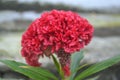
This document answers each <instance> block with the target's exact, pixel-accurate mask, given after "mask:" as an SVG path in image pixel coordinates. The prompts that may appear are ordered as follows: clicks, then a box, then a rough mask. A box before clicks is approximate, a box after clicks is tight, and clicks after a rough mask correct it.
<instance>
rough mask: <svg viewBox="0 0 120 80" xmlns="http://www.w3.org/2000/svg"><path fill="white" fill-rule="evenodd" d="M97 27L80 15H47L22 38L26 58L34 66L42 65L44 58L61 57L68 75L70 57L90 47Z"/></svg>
mask: <svg viewBox="0 0 120 80" xmlns="http://www.w3.org/2000/svg"><path fill="white" fill-rule="evenodd" d="M92 34H93V27H92V25H91V24H89V22H88V21H87V20H86V19H84V18H82V17H81V16H79V15H78V14H77V13H74V12H71V11H63V10H60V11H59V10H52V11H50V12H45V13H43V14H42V15H41V17H40V18H38V19H36V20H35V21H33V22H32V24H31V25H30V26H29V28H28V29H27V30H26V32H25V33H24V34H23V35H22V41H21V42H22V50H21V53H22V56H23V57H25V59H26V62H27V63H28V64H29V65H31V66H39V65H40V63H39V62H38V60H39V57H40V56H44V55H45V56H48V57H49V56H50V55H51V54H52V53H55V54H57V56H58V58H59V61H60V63H61V66H62V68H63V71H64V73H65V75H68V76H69V74H70V69H69V68H70V67H69V66H70V56H71V54H72V53H74V52H76V51H80V49H82V48H83V47H84V46H85V45H87V44H88V43H89V42H90V40H91V38H92Z"/></svg>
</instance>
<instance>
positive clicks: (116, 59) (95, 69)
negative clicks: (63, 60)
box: [75, 55, 120, 80]
mask: <svg viewBox="0 0 120 80" xmlns="http://www.w3.org/2000/svg"><path fill="white" fill-rule="evenodd" d="M118 62H120V55H118V56H115V57H113V58H110V59H107V60H105V61H102V62H99V63H96V64H94V65H92V66H91V67H89V68H87V69H86V70H84V71H83V72H82V73H80V74H79V75H78V76H77V77H76V78H75V80H83V79H84V78H86V77H88V76H90V75H92V74H95V73H97V72H99V71H101V70H104V69H106V68H108V67H110V66H112V65H114V64H116V63H118Z"/></svg>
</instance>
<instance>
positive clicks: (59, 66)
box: [52, 55, 64, 79]
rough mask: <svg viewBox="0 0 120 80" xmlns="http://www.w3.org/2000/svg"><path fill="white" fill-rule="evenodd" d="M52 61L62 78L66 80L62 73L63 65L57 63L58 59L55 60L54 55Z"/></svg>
mask: <svg viewBox="0 0 120 80" xmlns="http://www.w3.org/2000/svg"><path fill="white" fill-rule="evenodd" d="M52 59H53V61H54V64H55V66H56V68H57V70H58V72H59V74H60V76H61V77H62V79H64V73H63V71H62V68H61V65H60V64H59V62H58V61H57V59H56V58H55V56H54V55H52Z"/></svg>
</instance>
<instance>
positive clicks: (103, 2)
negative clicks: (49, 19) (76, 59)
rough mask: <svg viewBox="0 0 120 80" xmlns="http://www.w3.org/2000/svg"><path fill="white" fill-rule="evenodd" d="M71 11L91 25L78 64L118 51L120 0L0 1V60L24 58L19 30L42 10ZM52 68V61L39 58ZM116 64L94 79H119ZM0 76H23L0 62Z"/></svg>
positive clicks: (38, 15) (119, 41) (19, 77)
mask: <svg viewBox="0 0 120 80" xmlns="http://www.w3.org/2000/svg"><path fill="white" fill-rule="evenodd" d="M52 9H59V10H61V9H62V10H72V11H75V12H78V13H79V14H80V15H81V16H83V17H85V18H86V19H88V21H89V22H90V23H91V24H92V25H93V26H94V28H95V32H94V38H93V40H92V42H91V43H90V44H89V45H88V46H87V47H85V49H84V53H85V58H84V60H83V61H82V63H83V64H84V63H89V64H94V63H96V62H99V61H102V60H105V59H107V58H110V57H112V56H114V55H117V54H120V0H0V59H13V60H17V61H21V62H22V61H24V59H23V58H22V57H21V55H20V48H21V44H20V40H21V35H22V33H23V32H24V31H25V30H26V28H27V27H28V26H29V24H30V23H31V22H32V21H33V20H35V19H36V18H37V17H40V15H41V13H43V12H44V11H49V10H52ZM41 61H42V62H43V63H44V64H43V66H45V67H47V66H48V65H51V67H50V66H49V68H51V69H52V67H53V65H52V61H50V60H49V59H48V58H46V59H45V60H43V59H42V60H41ZM119 71H120V66H119V65H116V66H113V67H111V68H110V69H107V70H105V71H102V72H101V73H100V74H99V77H98V78H99V79H96V80H120V72H119ZM0 78H8V79H16V78H17V79H23V80H28V78H26V77H25V76H23V75H21V74H18V73H15V72H13V71H11V70H10V69H9V68H7V67H5V65H3V64H1V63H0Z"/></svg>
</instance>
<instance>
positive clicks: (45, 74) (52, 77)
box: [20, 66, 58, 80]
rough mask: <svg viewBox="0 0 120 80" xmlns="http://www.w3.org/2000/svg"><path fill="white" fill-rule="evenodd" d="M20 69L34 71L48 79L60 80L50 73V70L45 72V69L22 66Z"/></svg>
mask: <svg viewBox="0 0 120 80" xmlns="http://www.w3.org/2000/svg"><path fill="white" fill-rule="evenodd" d="M20 67H21V68H25V69H29V70H31V71H34V72H36V73H38V74H39V75H43V76H44V77H48V78H49V79H54V80H58V79H57V78H56V77H55V76H54V75H53V74H52V73H50V72H49V71H48V70H45V69H43V68H40V67H32V66H20Z"/></svg>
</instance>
